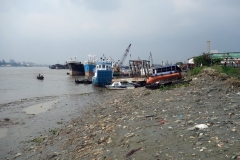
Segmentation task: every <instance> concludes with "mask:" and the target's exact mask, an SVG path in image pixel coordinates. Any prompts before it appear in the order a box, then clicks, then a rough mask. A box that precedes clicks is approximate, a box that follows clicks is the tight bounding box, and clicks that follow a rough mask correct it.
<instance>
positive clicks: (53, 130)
mask: <svg viewBox="0 0 240 160" xmlns="http://www.w3.org/2000/svg"><path fill="white" fill-rule="evenodd" d="M49 132H51V133H52V134H56V133H57V130H56V129H51V130H49Z"/></svg>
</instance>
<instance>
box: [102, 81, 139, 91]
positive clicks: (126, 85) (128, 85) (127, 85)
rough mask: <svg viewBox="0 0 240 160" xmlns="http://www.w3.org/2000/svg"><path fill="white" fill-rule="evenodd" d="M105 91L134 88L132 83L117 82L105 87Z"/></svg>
mask: <svg viewBox="0 0 240 160" xmlns="http://www.w3.org/2000/svg"><path fill="white" fill-rule="evenodd" d="M105 86H106V88H107V89H134V88H135V86H134V85H133V83H131V82H128V81H124V80H122V81H118V82H113V83H112V84H110V85H105Z"/></svg>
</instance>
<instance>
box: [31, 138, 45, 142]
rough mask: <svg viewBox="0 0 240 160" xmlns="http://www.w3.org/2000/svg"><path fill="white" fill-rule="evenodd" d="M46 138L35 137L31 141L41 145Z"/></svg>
mask: <svg viewBox="0 0 240 160" xmlns="http://www.w3.org/2000/svg"><path fill="white" fill-rule="evenodd" d="M46 138H47V137H37V138H34V139H33V140H32V142H34V143H42V142H43V141H44V140H45V139H46Z"/></svg>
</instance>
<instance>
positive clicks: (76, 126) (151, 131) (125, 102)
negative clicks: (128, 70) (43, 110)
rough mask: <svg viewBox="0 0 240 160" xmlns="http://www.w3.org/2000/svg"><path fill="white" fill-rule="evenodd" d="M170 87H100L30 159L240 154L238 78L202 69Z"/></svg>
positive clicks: (227, 156) (222, 156) (31, 151)
mask: <svg viewBox="0 0 240 160" xmlns="http://www.w3.org/2000/svg"><path fill="white" fill-rule="evenodd" d="M191 78H192V82H190V84H189V85H188V86H184V85H181V86H179V87H177V88H174V89H170V90H148V89H146V88H137V89H134V90H121V91H119V90H118V91H111V90H110V91H104V92H103V94H102V95H99V96H101V97H102V100H101V101H100V102H99V103H98V104H95V105H92V106H89V108H88V109H87V110H85V112H84V113H82V115H81V116H80V117H79V118H77V119H74V120H72V121H71V122H70V123H68V124H66V127H65V128H62V129H61V130H58V131H57V133H56V132H55V133H54V134H52V135H48V138H45V139H44V140H43V141H42V143H39V144H36V145H35V146H34V147H33V148H32V149H29V150H27V151H26V152H25V153H28V154H29V159H36V158H38V159H81V160H84V159H86V160H89V159H106V160H113V159H119V160H121V159H137V160H141V159H142V160H145V159H161V160H163V159H240V150H239V148H240V112H239V111H240V83H239V81H237V80H235V79H233V78H230V77H228V76H227V75H225V74H219V73H217V72H216V71H214V70H212V69H205V70H203V71H202V73H201V74H199V75H198V76H196V77H191Z"/></svg>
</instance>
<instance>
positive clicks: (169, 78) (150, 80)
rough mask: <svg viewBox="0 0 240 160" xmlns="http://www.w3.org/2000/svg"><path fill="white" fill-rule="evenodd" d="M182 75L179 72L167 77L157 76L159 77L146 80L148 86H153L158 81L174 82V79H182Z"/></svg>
mask: <svg viewBox="0 0 240 160" xmlns="http://www.w3.org/2000/svg"><path fill="white" fill-rule="evenodd" d="M181 78H182V75H181V73H179V72H176V73H170V74H165V75H157V76H150V77H148V78H147V80H146V84H151V83H154V82H157V81H167V80H174V79H181Z"/></svg>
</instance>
